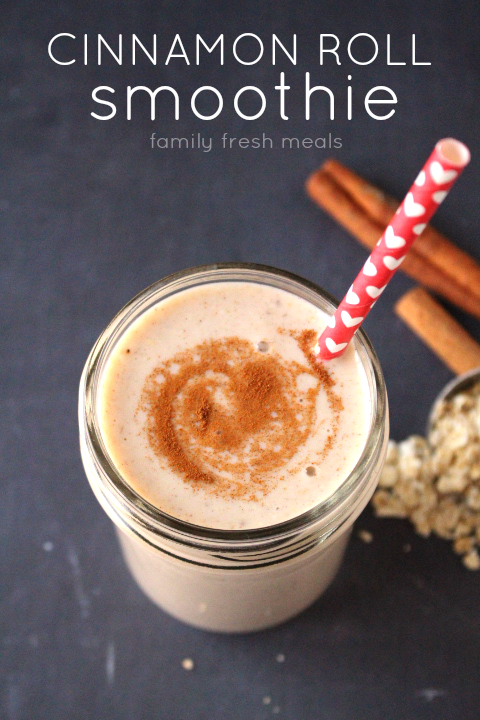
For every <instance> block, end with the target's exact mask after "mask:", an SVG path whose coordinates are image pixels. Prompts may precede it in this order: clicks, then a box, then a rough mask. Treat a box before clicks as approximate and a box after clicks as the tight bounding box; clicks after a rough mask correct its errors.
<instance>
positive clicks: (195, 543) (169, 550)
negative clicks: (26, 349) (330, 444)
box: [79, 263, 389, 632]
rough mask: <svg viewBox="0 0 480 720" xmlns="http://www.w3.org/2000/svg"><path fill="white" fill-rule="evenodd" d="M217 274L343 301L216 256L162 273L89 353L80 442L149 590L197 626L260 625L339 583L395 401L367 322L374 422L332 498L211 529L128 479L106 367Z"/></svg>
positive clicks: (358, 347) (364, 358)
mask: <svg viewBox="0 0 480 720" xmlns="http://www.w3.org/2000/svg"><path fill="white" fill-rule="evenodd" d="M216 282H232V283H235V282H252V283H260V284H266V285H269V286H272V287H274V288H279V289H281V290H285V291H287V292H289V293H293V294H295V295H297V296H299V297H301V298H303V299H305V300H307V301H308V302H310V303H312V304H313V305H314V306H316V307H318V308H319V309H320V310H322V311H324V312H325V313H327V314H333V313H334V311H335V309H336V306H337V303H336V302H335V300H334V299H333V298H332V297H330V295H328V294H327V293H326V292H325V291H324V290H322V289H321V288H319V287H317V286H316V285H314V284H313V283H311V282H309V281H307V280H304V279H302V278H300V277H297V276H295V275H292V274H290V273H287V272H284V271H281V270H277V269H274V268H269V267H264V266H260V265H252V264H241V263H228V264H222V265H208V266H202V267H197V268H193V269H189V270H185V271H183V272H180V273H176V274H174V275H170V276H169V277H167V278H165V279H163V280H160V281H159V282H157V283H155V284H154V285H152V286H150V287H149V288H147V289H146V290H144V291H143V292H141V293H140V294H139V295H137V296H136V297H135V298H133V300H131V301H130V302H129V303H128V304H127V305H126V306H125V307H124V308H123V309H122V310H121V311H120V312H119V313H118V315H116V317H115V318H114V319H113V320H112V322H111V323H110V324H109V325H108V327H107V328H106V330H105V331H104V332H103V333H102V334H101V336H100V337H99V339H98V340H97V342H96V344H95V346H94V347H93V349H92V351H91V353H90V355H89V357H88V359H87V362H86V365H85V368H84V371H83V374H82V378H81V382H80V400H79V424H80V448H81V455H82V460H83V464H84V467H85V472H86V475H87V478H88V480H89V482H90V485H91V487H92V490H93V492H94V493H95V495H96V497H97V499H98V501H99V502H100V504H101V506H102V507H103V509H104V510H105V512H106V513H107V515H108V516H109V517H110V519H111V520H112V521H113V523H114V524H115V528H116V531H117V535H118V539H119V542H120V547H121V549H122V552H123V556H124V558H125V561H126V563H127V566H128V567H129V569H130V571H131V573H132V575H133V577H134V578H135V580H136V581H137V583H138V585H139V586H140V587H141V588H142V590H143V591H144V592H145V593H146V595H147V596H148V597H149V598H151V600H153V601H154V602H155V603H157V605H159V606H160V607H161V608H162V609H163V610H165V611H167V612H168V613H170V614H171V615H173V616H174V617H176V618H178V619H179V620H182V621H184V622H186V623H189V624H190V625H194V626H196V627H199V628H203V629H205V630H213V631H219V632H250V631H254V630H261V629H263V628H267V627H270V626H273V625H277V624H279V623H282V622H284V621H285V620H288V619H289V618H291V617H293V616H294V615H297V614H298V613H300V612H301V611H302V610H304V609H305V608H307V607H308V606H309V605H310V604H311V603H313V602H314V601H315V600H316V599H317V598H318V597H319V596H320V595H321V594H322V593H323V592H324V591H325V589H326V588H327V587H328V586H329V585H330V583H331V582H332V580H333V578H334V577H335V575H336V573H337V570H338V568H339V566H340V564H341V562H342V559H343V556H344V552H345V548H346V546H347V542H348V539H349V536H350V533H351V530H352V525H353V523H354V521H355V519H356V518H357V517H358V515H359V514H360V513H361V512H362V510H363V509H364V507H365V506H366V504H367V503H368V501H369V499H370V497H371V496H372V494H373V492H374V490H375V487H376V485H377V482H378V478H379V474H380V472H381V469H382V466H383V463H384V459H385V454H386V448H387V442H388V429H389V423H388V403H387V395H386V389H385V383H384V379H383V375H382V371H381V368H380V365H379V362H378V358H377V356H376V354H375V351H374V350H373V347H372V345H371V343H370V341H369V340H368V338H367V336H366V334H365V333H364V332H363V330H362V329H359V330H358V331H357V333H356V334H355V336H354V338H353V341H352V342H353V344H354V349H355V352H356V354H357V360H358V362H359V364H360V367H361V368H362V369H363V372H364V375H365V387H366V389H367V390H366V391H367V392H368V394H369V407H370V417H369V418H368V422H369V429H368V434H367V439H366V443H365V446H364V448H363V452H362V454H361V456H360V458H359V460H358V462H357V464H356V466H355V467H354V469H353V470H352V472H351V473H350V474H349V475H348V477H346V478H345V479H344V481H343V482H342V483H341V484H340V486H339V487H338V488H337V490H336V491H335V492H334V493H333V494H332V495H331V496H330V497H328V499H326V500H324V501H323V502H321V503H319V504H318V505H317V506H315V507H313V508H312V509H310V510H308V511H307V512H304V513H302V514H301V515H299V516H297V517H294V518H292V519H291V520H288V521H286V522H281V523H278V524H275V525H271V526H267V527H261V528H258V529H248V530H219V529H211V528H206V527H200V526H198V525H193V524H191V523H188V522H184V521H182V520H179V519H177V518H175V517H172V516H170V515H168V514H166V513H165V512H162V510H160V509H159V508H157V507H154V506H153V505H151V504H150V503H149V502H147V501H146V500H145V499H144V498H142V497H141V496H140V495H139V494H137V493H136V492H135V491H134V490H133V489H132V488H131V487H130V486H129V485H128V483H127V482H126V481H125V479H124V478H123V477H122V474H121V472H119V470H118V468H117V467H115V464H114V463H113V461H112V459H111V458H110V457H109V453H108V451H107V449H106V446H105V443H104V441H103V439H102V435H101V431H100V423H99V415H98V395H99V392H98V391H99V383H100V382H101V378H102V372H103V369H104V367H105V364H106V362H107V360H108V358H109V356H110V353H111V352H112V350H113V349H114V348H115V345H116V343H117V342H118V341H119V339H120V338H121V337H122V334H123V333H125V332H126V330H127V329H128V328H129V327H130V326H131V324H132V323H133V322H135V321H136V320H137V319H138V318H139V317H140V316H141V315H142V314H143V313H144V312H146V311H147V310H148V309H150V308H151V307H152V306H153V305H157V304H158V303H161V302H162V301H163V300H164V299H165V298H168V297H171V296H172V295H173V294H176V293H181V292H182V291H183V290H185V289H187V288H192V287H196V286H199V285H203V284H205V283H216Z"/></svg>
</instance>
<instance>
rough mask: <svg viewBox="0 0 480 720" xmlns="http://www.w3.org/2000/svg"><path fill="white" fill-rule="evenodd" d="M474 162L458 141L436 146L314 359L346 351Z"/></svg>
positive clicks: (338, 310)
mask: <svg viewBox="0 0 480 720" xmlns="http://www.w3.org/2000/svg"><path fill="white" fill-rule="evenodd" d="M469 162H470V151H469V149H468V148H467V147H466V146H465V145H464V144H463V143H461V142H459V141H458V140H454V139H453V138H446V139H444V140H440V141H439V142H438V143H437V144H436V145H435V148H434V150H433V152H432V154H431V155H430V157H429V158H428V160H427V162H426V163H425V165H424V166H423V170H421V171H420V173H419V175H418V176H417V179H416V180H415V182H414V183H413V185H412V187H411V188H410V190H409V191H408V193H407V196H406V198H405V200H404V201H403V202H402V204H401V205H400V207H399V208H398V210H397V212H396V213H395V215H394V216H393V218H392V219H391V221H390V224H389V225H388V227H387V229H386V230H385V232H384V233H383V235H382V237H381V238H380V240H379V241H378V243H377V245H376V247H375V248H374V249H373V251H372V253H371V255H370V257H369V258H368V260H367V262H366V263H365V265H364V266H363V268H362V270H361V271H360V273H359V274H358V275H357V277H356V278H355V280H354V281H353V284H352V285H351V287H350V289H349V291H348V292H347V294H346V295H345V297H344V298H343V300H342V302H341V303H340V305H339V306H338V309H337V311H336V313H335V315H333V316H332V317H331V318H330V320H329V321H328V324H327V327H326V328H325V330H324V331H323V332H322V334H321V335H320V337H319V338H318V342H317V345H316V346H315V354H316V355H318V356H319V357H320V358H321V359H322V360H330V359H332V358H335V357H339V355H341V354H342V353H343V352H344V351H345V348H346V347H347V345H348V343H349V342H350V340H351V339H352V337H353V335H354V334H355V331H356V330H358V328H359V327H360V325H361V324H362V322H363V321H364V320H365V318H366V316H367V315H368V313H369V311H370V308H372V307H373V306H374V304H375V302H376V300H377V298H378V297H379V296H380V295H381V294H382V292H383V291H384V290H385V288H386V286H387V284H388V283H389V282H390V280H391V279H392V276H393V275H394V274H395V272H396V270H397V269H398V267H399V266H400V265H401V263H402V261H403V260H404V258H405V255H406V254H407V252H408V250H409V249H410V247H411V246H412V244H413V242H414V241H415V240H416V238H417V237H418V235H420V233H421V232H422V231H423V230H424V228H425V226H426V225H427V223H428V221H429V220H430V218H431V217H432V215H433V214H434V213H435V212H436V210H437V208H438V207H439V205H440V204H441V203H442V202H443V201H444V200H445V197H446V196H447V194H448V191H449V190H450V188H451V187H452V185H453V184H454V182H455V181H456V180H457V178H458V177H459V175H460V174H461V173H462V171H463V169H464V168H465V167H466V166H467V165H468V163H469Z"/></svg>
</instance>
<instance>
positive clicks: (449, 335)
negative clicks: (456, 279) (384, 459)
mask: <svg viewBox="0 0 480 720" xmlns="http://www.w3.org/2000/svg"><path fill="white" fill-rule="evenodd" d="M395 312H396V313H397V315H399V317H401V318H402V320H403V321H404V322H405V323H406V324H407V325H408V326H409V327H410V328H411V329H412V330H413V331H414V332H415V333H416V334H417V335H418V336H419V337H420V338H421V339H422V340H423V341H424V342H425V343H426V345H428V346H429V347H430V348H431V349H432V350H433V351H434V353H435V354H436V355H438V357H439V358H440V359H441V360H443V362H444V363H445V364H446V365H447V367H449V368H450V370H452V371H453V372H454V373H455V374H456V375H457V377H456V378H454V379H453V380H451V381H450V382H449V383H447V385H445V387H444V388H443V389H442V390H441V391H440V393H439V394H438V395H437V397H436V398H435V400H434V402H433V405H432V407H431V410H430V413H429V416H428V422H427V431H429V430H430V428H431V426H432V422H433V419H434V416H435V412H436V409H437V408H438V405H439V404H440V403H441V402H443V401H444V400H450V399H451V398H452V397H453V396H454V395H456V394H457V393H459V392H462V391H463V390H467V389H468V388H469V387H471V386H472V385H473V384H474V383H475V382H476V381H477V380H478V381H480V345H479V344H478V343H477V342H476V340H474V339H473V338H472V336H471V335H469V333H467V331H466V330H464V328H463V327H462V326H461V325H460V324H459V323H458V322H457V321H456V320H454V319H453V317H452V316H451V315H450V314H449V313H448V312H447V311H446V310H445V309H444V308H443V307H442V306H441V305H440V304H439V303H437V301H436V300H434V299H433V297H432V296H431V295H430V294H429V293H428V292H427V291H426V290H424V289H423V288H420V287H416V288H414V289H413V290H410V291H409V292H408V293H406V295H404V296H403V297H401V298H400V300H399V301H398V302H397V304H396V305H395Z"/></svg>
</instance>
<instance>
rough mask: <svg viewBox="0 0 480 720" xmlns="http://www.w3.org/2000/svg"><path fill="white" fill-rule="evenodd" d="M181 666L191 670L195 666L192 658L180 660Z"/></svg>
mask: <svg viewBox="0 0 480 720" xmlns="http://www.w3.org/2000/svg"><path fill="white" fill-rule="evenodd" d="M182 667H183V669H184V670H193V668H194V667H195V663H194V662H193V660H192V658H184V659H183V660H182Z"/></svg>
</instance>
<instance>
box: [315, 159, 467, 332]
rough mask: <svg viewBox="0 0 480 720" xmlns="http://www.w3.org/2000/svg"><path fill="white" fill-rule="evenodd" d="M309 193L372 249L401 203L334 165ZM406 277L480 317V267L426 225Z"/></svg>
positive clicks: (407, 260) (406, 263)
mask: <svg viewBox="0 0 480 720" xmlns="http://www.w3.org/2000/svg"><path fill="white" fill-rule="evenodd" d="M306 188H307V192H308V193H309V195H310V197H311V198H312V199H313V200H315V202H317V203H318V204H319V205H320V206H321V207H322V208H323V209H324V210H325V211H326V212H328V213H329V214H330V215H331V216H332V217H334V218H335V219H336V220H337V221H338V222H339V223H340V224H341V225H343V227H345V228H346V229H347V230H348V231H349V232H350V233H351V234H352V235H353V236H354V237H356V238H357V240H359V241H360V242H361V243H362V244H363V245H365V246H366V247H367V248H369V249H373V247H374V246H375V244H376V243H377V242H378V239H379V237H380V236H381V235H382V233H383V232H384V230H385V227H386V226H387V225H388V223H389V221H390V219H391V217H392V215H393V214H394V212H395V210H396V208H397V207H398V202H397V201H396V200H394V199H393V198H390V197H389V196H387V195H385V194H384V193H382V192H381V191H380V190H379V189H378V188H376V187H375V186H374V185H371V184H370V183H367V182H366V181H365V180H363V178H361V177H360V176H358V175H356V174H355V173H353V172H352V171H351V170H349V169H348V168H346V167H344V166H343V165H341V164H340V163H338V162H337V161H335V160H327V162H326V163H324V165H323V166H322V167H321V168H320V170H318V171H317V172H315V173H313V174H312V175H311V176H310V177H309V178H308V180H307V184H306ZM401 269H402V270H403V271H404V272H405V273H407V275H410V277H413V278H414V279H415V280H417V281H419V282H421V283H422V284H423V285H426V286H427V287H429V288H430V289H431V290H433V291H435V292H436V293H438V294H439V295H442V296H443V297H445V298H446V299H447V300H449V301H450V302H452V303H454V304H455V305H457V306H458V307H460V308H462V309H463V310H466V311H467V312H469V313H471V314H472V315H474V316H476V317H478V318H480V266H479V265H478V263H476V262H475V260H473V258H471V257H470V256H469V255H468V254H467V253H465V252H463V251H462V250H460V249H459V248H457V247H456V246H455V245H454V244H453V243H451V242H450V241H449V240H447V238H446V237H445V236H443V235H441V233H439V232H437V231H436V230H435V229H434V228H432V227H431V226H427V228H425V230H424V231H423V233H422V234H421V235H420V236H419V237H418V239H417V240H416V242H415V245H414V246H413V248H412V249H411V250H410V251H409V253H408V255H407V256H406V258H405V260H404V262H403V264H402V268H401Z"/></svg>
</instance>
